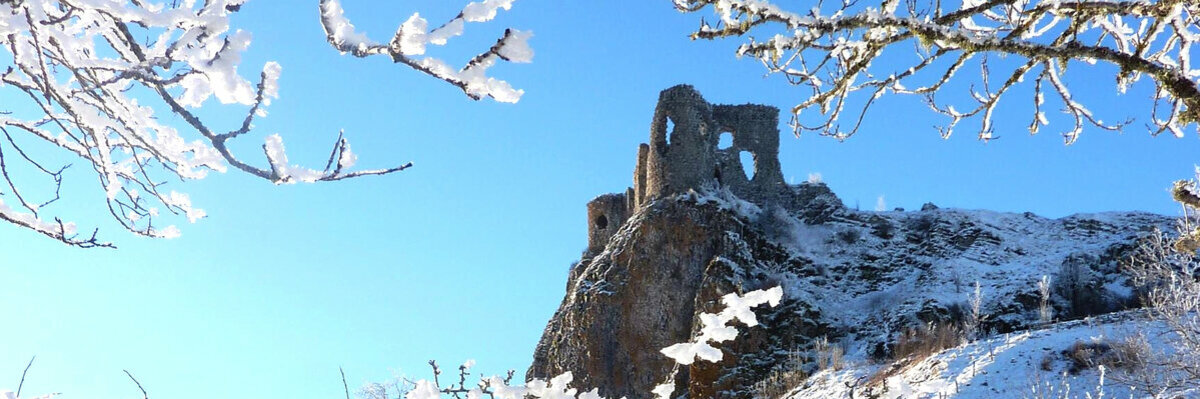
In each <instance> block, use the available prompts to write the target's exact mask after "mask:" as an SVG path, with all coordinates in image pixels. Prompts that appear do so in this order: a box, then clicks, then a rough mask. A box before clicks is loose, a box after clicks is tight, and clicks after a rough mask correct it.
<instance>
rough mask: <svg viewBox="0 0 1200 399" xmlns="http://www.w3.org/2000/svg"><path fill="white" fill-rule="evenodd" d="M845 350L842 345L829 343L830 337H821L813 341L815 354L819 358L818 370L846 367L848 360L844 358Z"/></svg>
mask: <svg viewBox="0 0 1200 399" xmlns="http://www.w3.org/2000/svg"><path fill="white" fill-rule="evenodd" d="M844 354H845V350H844V349H842V347H841V345H838V344H836V343H835V344H833V345H830V344H829V339H828V338H826V337H821V338H819V339H817V341H816V342H815V343H813V356H814V357H815V358H816V359H817V370H818V371H819V370H824V369H834V370H841V369H842V367H845V365H846V362H845V360H844V359H843V355H844Z"/></svg>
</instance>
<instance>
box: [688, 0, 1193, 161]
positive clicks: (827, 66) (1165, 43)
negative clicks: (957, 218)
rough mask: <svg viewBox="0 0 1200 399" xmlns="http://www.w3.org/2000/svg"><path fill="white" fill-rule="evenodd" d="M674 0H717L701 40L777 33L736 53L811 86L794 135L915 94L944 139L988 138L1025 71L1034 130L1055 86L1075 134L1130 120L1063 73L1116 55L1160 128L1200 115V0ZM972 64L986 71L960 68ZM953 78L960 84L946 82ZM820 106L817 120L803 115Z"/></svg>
mask: <svg viewBox="0 0 1200 399" xmlns="http://www.w3.org/2000/svg"><path fill="white" fill-rule="evenodd" d="M674 3H675V6H676V8H677V9H679V10H680V11H684V12H695V11H699V10H702V9H704V8H707V7H708V6H711V7H712V9H713V10H714V11H715V12H716V14H717V15H718V22H717V23H716V24H715V25H712V24H709V23H707V22H704V21H702V22H701V24H700V28H699V29H698V30H697V31H696V32H694V33H693V34H692V38H693V39H717V38H724V37H730V36H749V35H751V34H753V33H755V32H758V33H760V34H762V36H765V37H768V39H766V40H765V41H759V40H756V39H755V38H753V37H751V38H750V39H749V41H748V42H747V43H745V44H743V45H741V46H740V47H739V49H738V52H737V54H738V56H747V55H748V56H751V57H754V58H755V59H757V60H759V61H760V62H762V64H763V65H764V66H765V67H766V68H767V70H768V71H769V73H772V74H780V75H782V76H784V77H785V78H786V79H787V81H788V82H789V83H791V84H793V85H798V86H803V87H806V88H807V89H808V91H809V92H810V93H811V96H810V97H809V98H808V99H807V100H804V101H803V102H801V103H800V104H797V105H796V106H794V107H793V108H792V115H793V116H792V126H793V128H794V130H795V133H796V134H797V135H799V134H800V133H801V132H803V131H816V132H819V133H820V134H822V135H827V136H833V137H836V138H838V139H845V138H847V137H849V136H851V135H853V134H854V133H855V132H857V131H858V129H859V127H860V125H861V123H862V121H863V118H864V115H865V114H866V113H867V111H868V110H869V109H870V108H871V106H872V105H873V104H874V102H875V101H876V100H877V99H878V98H880V97H881V96H883V95H885V94H908V95H918V96H921V97H923V98H924V99H925V101H926V103H927V104H928V105H929V107H930V108H932V109H933V110H934V111H936V112H937V113H940V114H942V115H945V116H946V117H947V118H948V119H949V122H947V123H946V124H945V125H944V126H942V127H940V128H939V130H940V133H941V135H942V136H943V137H949V136H950V135H951V134H952V133H953V132H954V128H955V127H956V126H957V125H958V124H959V123H960V122H962V121H964V120H967V119H974V120H978V121H979V124H978V127H977V128H973V130H974V131H976V133H977V135H978V137H979V138H980V139H981V140H985V141H986V140H990V139H992V138H995V137H996V136H994V132H995V126H994V123H995V120H994V118H993V115H994V112H995V110H996V107H997V105H998V104H999V102H1000V101H999V100H1000V98H1002V97H1004V96H1005V95H1006V94H1010V93H1011V92H1012V91H1013V89H1015V88H1016V87H1018V86H1020V85H1021V84H1022V83H1025V82H1026V81H1027V80H1032V81H1033V84H1032V86H1033V88H1032V95H1033V104H1034V107H1033V111H1032V113H1033V115H1032V118H1031V119H1032V122H1031V123H1030V125H1029V131H1030V133H1031V134H1035V133H1037V132H1038V130H1039V128H1040V127H1041V126H1044V125H1047V124H1048V123H1049V119H1048V118H1047V117H1046V114H1045V112H1044V111H1043V109H1044V108H1043V107H1044V105H1045V101H1046V98H1045V97H1046V96H1047V95H1049V96H1050V97H1052V98H1053V101H1054V102H1056V103H1058V104H1060V105H1061V107H1062V111H1063V112H1064V113H1065V114H1067V116H1068V117H1069V118H1070V119H1071V120H1073V123H1074V127H1073V128H1072V129H1071V130H1068V131H1066V132H1064V133H1063V136H1064V139H1065V141H1066V143H1068V144H1070V143H1072V142H1074V141H1075V140H1076V139H1078V138H1079V135H1080V134H1081V133H1082V131H1083V129H1084V128H1085V127H1087V126H1092V127H1097V128H1101V129H1105V130H1119V129H1121V128H1123V127H1125V126H1126V125H1127V124H1128V123H1129V122H1130V121H1129V120H1123V121H1121V122H1116V123H1108V122H1104V121H1103V120H1102V119H1100V118H1099V117H1097V116H1095V115H1093V113H1092V112H1091V110H1090V109H1089V108H1088V107H1087V105H1086V104H1085V103H1084V101H1083V100H1082V99H1080V98H1079V97H1078V96H1076V95H1074V94H1073V92H1072V90H1071V88H1070V87H1069V85H1068V84H1067V83H1066V81H1065V80H1064V79H1063V76H1064V75H1065V74H1066V72H1067V67H1068V64H1069V63H1075V62H1084V63H1088V64H1096V63H1102V64H1108V65H1111V66H1114V67H1115V74H1116V76H1115V81H1116V88H1117V91H1119V92H1122V93H1123V92H1124V91H1125V90H1126V88H1128V87H1129V86H1130V85H1131V84H1133V83H1135V82H1138V81H1139V80H1142V78H1149V79H1148V80H1150V81H1151V82H1152V83H1153V88H1154V91H1153V93H1154V95H1153V102H1152V104H1150V105H1149V106H1148V108H1149V109H1148V110H1147V111H1149V112H1148V114H1149V117H1150V120H1149V123H1148V125H1149V129H1150V131H1151V133H1153V134H1159V133H1162V132H1170V133H1171V134H1173V135H1175V136H1182V135H1183V134H1184V128H1185V127H1186V126H1188V125H1193V124H1196V123H1197V122H1198V119H1200V88H1198V82H1200V67H1197V66H1196V65H1193V63H1192V61H1191V56H1192V55H1193V54H1194V52H1195V51H1196V50H1195V49H1193V47H1192V46H1193V44H1196V42H1197V40H1200V3H1197V2H1194V1H1187V0H1131V1H1117V0H961V1H943V0H906V1H905V2H904V3H902V2H900V1H899V0H882V1H881V2H878V3H873V4H871V5H863V4H860V2H859V1H858V0H841V1H829V2H827V1H824V0H817V1H815V2H810V3H809V4H810V5H811V9H807V10H803V11H799V12H793V11H788V10H785V9H783V8H781V7H779V6H777V5H775V4H772V3H770V2H768V1H767V0H674ZM797 8H801V9H803V7H797ZM760 37H761V36H760ZM909 46H912V47H913V48H915V52H913V51H912V50H908V48H909ZM914 53H915V56H914ZM976 68H977V69H978V70H979V75H977V76H978V77H977V78H971V77H969V76H967V77H964V76H963V75H964V73H963V71H964V70H970V69H976ZM1077 68H1078V67H1077ZM966 75H974V74H973V73H970V74H966ZM955 81H958V82H963V83H960V84H954V83H950V82H955ZM947 84H951V85H953V86H955V87H961V88H963V89H965V92H966V93H964V94H966V96H965V97H966V98H969V100H966V101H963V100H959V99H957V98H956V100H954V101H948V102H947V101H943V100H941V99H939V98H937V97H938V96H939V94H942V93H944V92H945V91H946V90H943V89H944V88H945V87H946V85H947ZM943 97H950V95H944V96H943ZM955 97H960V96H953V97H952V98H955ZM951 103H958V104H959V108H957V109H956V108H955V106H954V105H953V104H951ZM963 104H965V106H964V105H963ZM847 108H849V109H847ZM810 111H817V112H819V114H820V117H815V116H814V117H809V116H807V115H805V116H804V117H802V116H801V114H802V113H808V112H810ZM1120 119H1124V118H1119V120H1120Z"/></svg>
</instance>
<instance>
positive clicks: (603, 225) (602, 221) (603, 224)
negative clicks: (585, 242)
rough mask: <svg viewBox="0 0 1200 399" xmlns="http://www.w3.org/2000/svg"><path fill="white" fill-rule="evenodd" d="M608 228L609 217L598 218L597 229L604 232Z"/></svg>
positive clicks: (601, 216)
mask: <svg viewBox="0 0 1200 399" xmlns="http://www.w3.org/2000/svg"><path fill="white" fill-rule="evenodd" d="M607 228H608V217H607V216H604V215H600V216H596V229H598V230H604V229H607Z"/></svg>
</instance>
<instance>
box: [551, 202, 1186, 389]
mask: <svg viewBox="0 0 1200 399" xmlns="http://www.w3.org/2000/svg"><path fill="white" fill-rule="evenodd" d="M788 190H790V194H788V195H785V196H783V197H784V198H790V200H787V201H780V202H774V203H753V202H748V201H745V200H743V199H740V198H738V197H737V196H735V195H734V194H732V193H730V192H729V190H724V189H713V190H694V191H689V192H685V193H681V194H676V195H673V196H670V197H666V198H662V199H659V200H656V201H653V202H652V203H650V204H648V205H647V206H645V207H641V208H639V209H638V210H637V211H636V212H635V213H633V214H632V215H631V216H629V217H628V220H626V221H625V222H624V223H622V224H621V225H620V227H619V228H616V229H614V230H613V232H612V236H611V238H608V239H607V241H606V242H602V243H603V244H605V245H603V246H602V247H599V249H596V250H595V251H592V250H591V249H589V251H588V252H586V253H585V254H584V257H583V258H582V259H581V260H580V262H579V264H578V265H577V266H575V267H574V268H573V269H572V270H571V276H570V277H569V279H568V286H567V292H566V296H565V297H564V299H563V304H562V307H560V309H559V311H558V313H557V314H556V315H555V317H554V318H552V319H551V321H550V323H549V325H548V326H547V329H546V333H545V334H544V335H543V338H542V342H541V344H540V345H539V348H538V351H537V353H536V354H535V360H534V366H533V367H532V368H531V369H530V373H529V374H530V375H534V376H553V375H557V374H559V373H562V372H565V371H572V372H574V373H575V375H577V376H580V378H581V379H583V382H584V383H585V385H586V386H594V387H599V388H600V391H601V393H603V394H605V395H606V396H610V397H619V396H623V395H637V393H638V392H646V391H648V390H649V387H652V386H653V384H654V383H655V381H661V378H662V375H663V373H671V372H672V371H671V370H672V367H673V364H672V363H670V362H667V361H665V360H666V359H663V358H662V356H660V355H659V354H658V353H657V349H659V348H661V347H665V346H667V345H671V344H673V343H676V342H682V341H686V340H687V339H688V337H690V336H693V335H695V334H696V333H697V332H698V328H699V324H698V321H697V319H696V318H695V317H696V316H695V315H696V314H698V313H700V312H705V311H711V310H712V309H711V308H712V307H713V305H714V304H715V303H716V302H715V301H716V300H717V298H719V297H720V296H721V295H724V294H726V293H730V292H744V291H747V290H753V289H761V288H767V287H771V286H775V285H779V286H782V287H783V289H784V291H785V295H784V300H783V303H782V304H781V305H780V306H779V307H778V308H775V309H772V310H770V311H769V312H767V313H766V314H764V315H762V317H761V318H760V320H761V322H762V325H761V327H759V328H755V329H747V330H746V331H744V332H745V333H746V334H747V335H746V339H745V340H744V341H743V340H739V341H738V342H735V343H734V344H732V345H730V346H728V347H725V348H722V350H723V351H724V352H725V356H724V358H723V359H724V360H722V362H720V363H719V364H715V365H711V364H694V365H691V366H689V367H688V368H686V370H684V371H680V372H679V374H678V375H677V376H676V377H675V378H674V380H675V381H677V382H679V383H680V384H681V385H687V386H688V387H689V388H688V389H689V392H690V395H691V397H694V398H695V397H731V398H743V397H752V396H758V394H760V393H762V392H764V391H771V392H780V391H786V389H790V388H792V387H791V386H783V387H780V386H774V387H771V389H763V386H764V384H763V381H767V380H768V379H770V378H769V376H772V375H779V374H780V373H788V372H798V374H803V375H812V374H814V373H817V372H818V371H819V370H820V369H822V367H820V366H821V363H823V362H824V363H828V359H826V357H828V356H832V355H831V354H832V353H834V352H836V356H838V357H841V358H842V359H844V360H846V361H851V362H856V363H857V364H887V363H890V362H891V361H892V360H893V359H894V357H895V356H896V353H897V346H898V345H899V344H898V342H899V341H900V340H902V339H903V337H904V336H905V334H909V333H911V332H912V331H913V330H915V329H916V330H919V329H922V328H940V327H938V326H950V328H955V329H964V330H969V331H960V332H958V333H956V334H962V335H964V336H969V337H994V336H1003V334H1019V333H1020V331H1024V330H1028V329H1030V328H1035V327H1040V326H1043V325H1045V324H1046V323H1047V322H1048V321H1056V320H1074V319H1080V318H1082V317H1085V316H1089V315H1102V314H1107V313H1111V312H1115V311H1120V310H1123V309H1126V308H1128V307H1130V306H1133V305H1136V295H1134V292H1133V288H1132V285H1131V284H1130V283H1129V280H1128V278H1127V277H1126V276H1125V275H1124V273H1122V272H1121V264H1122V262H1124V261H1126V260H1127V259H1128V257H1129V255H1130V254H1131V252H1132V251H1133V249H1134V248H1135V246H1136V242H1137V241H1138V240H1139V238H1141V237H1145V236H1147V235H1149V234H1151V233H1153V232H1154V231H1155V230H1156V229H1170V228H1171V227H1172V223H1173V220H1172V219H1171V218H1168V217H1165V216H1161V215H1153V214H1147V213H1138V212H1119V213H1118V212H1113V213H1101V214H1080V215H1073V216H1069V217H1064V218H1059V219H1050V218H1045V217H1040V216H1037V215H1034V214H1031V213H1001V212H993V211H983V210H963V209H942V208H938V207H936V206H934V205H932V204H927V205H926V206H924V207H923V208H922V209H920V210H913V211H903V210H894V211H885V212H872V211H861V210H857V209H850V208H847V207H845V206H843V204H842V203H841V201H840V200H839V199H838V198H837V197H836V196H835V195H834V194H833V193H832V192H831V191H830V190H829V189H828V187H826V186H825V185H824V184H820V183H805V184H801V185H796V186H789V187H788ZM1042 281H1045V282H1047V283H1048V284H1046V290H1045V291H1046V292H1045V295H1044V296H1043V294H1042V292H1041V291H1040V290H1039V286H1038V283H1039V282H1042ZM977 287H978V288H977ZM973 302H975V303H978V306H977V307H976V306H973ZM930 326H932V327H930ZM996 334H1000V335H996ZM1030 339H1032V338H1030ZM616 365H628V367H626V366H621V367H618V366H616ZM769 383H775V384H776V385H778V383H779V381H774V382H771V381H768V384H766V385H770V384H769ZM989 385H991V383H989ZM630 397H635V396H630ZM639 397H640V396H639Z"/></svg>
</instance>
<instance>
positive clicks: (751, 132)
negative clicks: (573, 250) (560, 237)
mask: <svg viewBox="0 0 1200 399" xmlns="http://www.w3.org/2000/svg"><path fill="white" fill-rule="evenodd" d="M778 125H779V109H777V108H775V107H771V106H766V105H756V104H746V105H713V104H709V103H708V102H707V101H705V100H704V97H702V96H701V95H700V93H699V92H697V91H696V89H694V88H692V87H691V86H688V85H678V86H675V87H672V88H669V89H667V90H664V91H663V92H662V93H661V94H660V95H659V97H658V106H657V107H656V108H655V110H654V119H653V121H652V122H651V124H650V143H649V144H642V145H640V146H638V153H637V166H636V167H635V169H634V173H633V187H632V188H630V189H629V190H627V192H626V193H624V194H606V195H602V196H600V197H597V198H596V199H594V200H592V201H591V202H589V203H588V207H587V209H588V221H589V225H588V249H587V252H588V253H598V252H599V251H601V250H603V249H604V246H605V245H607V244H608V240H609V238H611V237H612V235H613V234H614V233H616V231H617V229H618V228H620V226H621V225H622V224H624V222H625V220H626V219H628V217H629V216H630V215H632V214H633V213H634V212H636V211H637V209H638V208H640V207H641V206H643V205H645V204H647V203H649V202H651V201H653V200H655V199H658V198H662V197H665V196H669V195H673V194H679V193H686V192H688V191H689V190H697V191H699V190H701V189H704V188H709V189H728V190H729V191H730V192H732V193H733V194H735V195H737V196H738V197H740V198H742V199H745V200H748V201H751V202H754V203H757V204H760V205H761V204H767V203H774V202H777V201H778V200H779V199H780V196H782V195H785V193H787V192H788V190H787V185H786V184H785V183H784V181H783V172H782V171H781V170H780V165H779V127H778ZM726 133H727V134H730V135H732V144H730V145H729V146H728V147H726V148H718V146H719V144H720V140H721V135H722V134H726ZM742 153H748V154H749V155H751V156H752V159H753V161H752V162H753V165H743V164H742V159H741V155H742ZM744 166H745V167H746V168H745V169H743V167H744ZM745 170H750V171H752V173H750V174H749V175H748V174H747V173H746V171H745Z"/></svg>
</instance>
